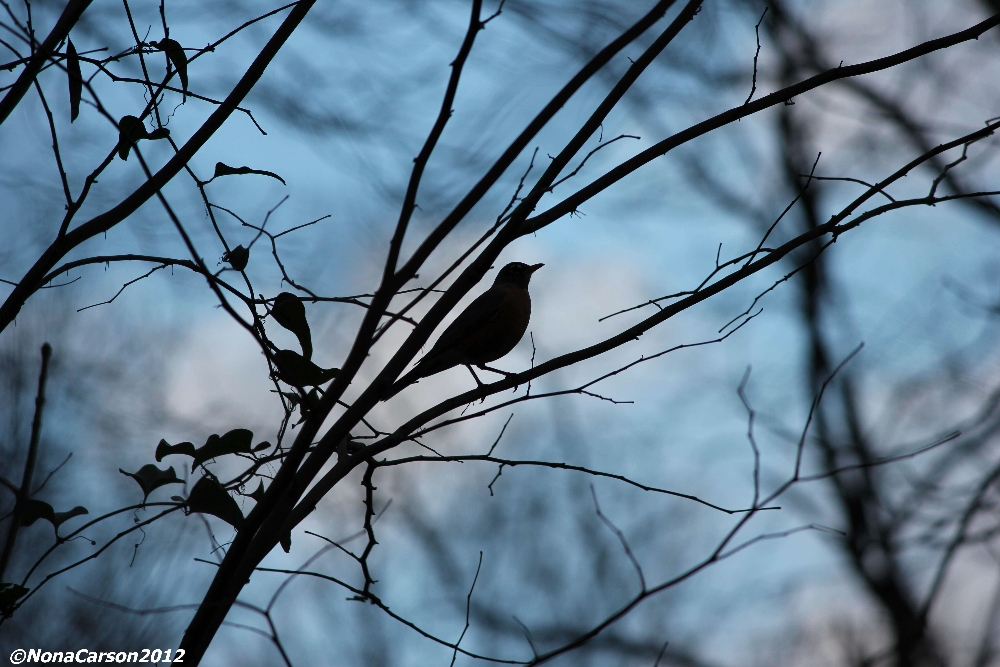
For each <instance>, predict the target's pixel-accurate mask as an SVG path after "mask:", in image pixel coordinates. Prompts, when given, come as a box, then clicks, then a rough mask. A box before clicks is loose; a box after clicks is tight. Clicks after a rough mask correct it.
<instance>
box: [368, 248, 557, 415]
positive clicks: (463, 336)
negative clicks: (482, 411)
mask: <svg viewBox="0 0 1000 667" xmlns="http://www.w3.org/2000/svg"><path fill="white" fill-rule="evenodd" d="M542 266H543V265H542V264H532V265H530V266H529V265H528V264H522V263H521V262H511V263H510V264H508V265H507V266H505V267H503V268H502V269H500V272H499V273H497V277H496V279H495V280H494V281H493V286H492V287H490V288H489V289H488V290H486V291H485V292H483V293H482V294H480V295H479V296H478V297H476V300H475V301H473V302H472V303H470V304H469V306H468V307H467V308H466V309H465V310H463V311H462V314H461V315H459V316H458V317H456V318H455V321H454V322H452V323H451V324H450V325H448V328H447V329H445V330H444V333H443V334H441V337H440V338H438V340H437V342H436V343H434V347H432V348H431V351H430V352H428V353H427V355H426V356H424V358H423V359H421V360H420V361H419V362H418V363H417V365H416V366H414V368H413V370H411V371H410V372H409V373H407V374H406V375H404V376H403V377H401V378H400V379H399V380H397V381H396V382H395V384H393V385H392V387H390V389H389V392H388V394H387V395H386V396H385V398H384V399H382V400H388V399H390V398H392V397H393V396H395V395H396V394H398V393H399V392H400V391H402V390H403V389H404V388H406V387H408V386H409V385H411V384H413V383H414V382H416V381H417V380H419V379H420V378H425V377H428V376H430V375H434V374H436V373H440V372H441V371H446V370H448V369H449V368H454V367H455V366H465V367H466V368H468V369H469V372H470V373H472V377H473V378H475V380H476V384H478V385H482V382H480V381H479V377H478V376H477V375H476V372H475V371H474V370H472V367H473V366H478V367H480V368H482V369H483V370H490V371H493V372H495V373H502V372H503V371H497V370H496V369H492V368H485V364H488V363H490V362H491V361H496V360H497V359H499V358H500V357H503V356H505V355H506V354H507V353H508V352H510V351H511V350H513V349H514V347H515V346H516V345H517V344H518V342H519V341H520V340H521V338H522V337H523V336H524V332H525V331H527V329H528V320H529V319H530V317H531V297H530V296H529V295H528V282H529V281H530V280H531V274H532V273H534V272H535V271H537V270H538V269H540V268H542Z"/></svg>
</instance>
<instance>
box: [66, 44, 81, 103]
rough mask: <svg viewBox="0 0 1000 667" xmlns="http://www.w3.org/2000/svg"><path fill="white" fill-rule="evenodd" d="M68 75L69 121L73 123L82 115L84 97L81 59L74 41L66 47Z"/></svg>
mask: <svg viewBox="0 0 1000 667" xmlns="http://www.w3.org/2000/svg"><path fill="white" fill-rule="evenodd" d="M66 73H67V74H68V75H69V120H70V122H73V121H74V120H76V117H77V116H79V115H80V99H81V97H82V96H83V73H81V72H80V57H79V56H78V55H77V54H76V47H75V46H73V40H69V43H68V44H67V45H66Z"/></svg>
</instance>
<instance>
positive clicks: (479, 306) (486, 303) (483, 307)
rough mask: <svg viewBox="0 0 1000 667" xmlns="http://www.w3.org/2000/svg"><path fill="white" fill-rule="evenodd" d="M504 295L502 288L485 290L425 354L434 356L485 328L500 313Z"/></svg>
mask: <svg viewBox="0 0 1000 667" xmlns="http://www.w3.org/2000/svg"><path fill="white" fill-rule="evenodd" d="M504 296H505V293H504V289H503V288H494V287H491V288H490V289H488V290H486V291H485V292H483V293H482V294H480V295H479V296H478V297H476V299H475V301H473V302H472V303H470V304H469V306H468V307H467V308H466V309H465V310H463V311H462V314H461V315H459V316H458V317H456V318H455V321H454V322H452V323H451V324H449V325H448V328H447V329H445V330H444V333H443V334H441V337H440V338H438V340H437V342H436V343H434V347H433V348H431V351H430V352H429V353H428V354H427V356H428V357H431V356H434V355H435V354H436V353H439V352H441V351H443V350H447V349H449V348H451V347H452V346H453V345H454V344H455V343H456V342H458V341H460V340H462V339H463V338H466V337H467V336H470V335H472V334H473V333H474V332H475V331H477V330H479V329H480V328H482V327H484V326H486V325H487V324H489V323H490V322H492V321H493V320H494V319H496V316H497V314H498V313H499V312H500V304H501V303H502V302H503V299H504Z"/></svg>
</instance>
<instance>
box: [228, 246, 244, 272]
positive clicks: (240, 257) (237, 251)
mask: <svg viewBox="0 0 1000 667" xmlns="http://www.w3.org/2000/svg"><path fill="white" fill-rule="evenodd" d="M222 261H223V262H229V265H230V266H231V267H233V268H234V269H236V270H237V271H242V270H243V269H245V268H247V262H249V261H250V250H249V249H247V248H244V247H243V246H242V245H238V246H236V247H235V248H233V249H232V250H230V251H229V252H227V253H226V254H225V255H223V256H222Z"/></svg>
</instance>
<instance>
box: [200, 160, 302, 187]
mask: <svg viewBox="0 0 1000 667" xmlns="http://www.w3.org/2000/svg"><path fill="white" fill-rule="evenodd" d="M239 174H257V175H259V176H270V177H271V178H276V179H278V180H279V181H281V182H282V184H284V185H287V184H286V183H285V179H283V178H282V177H281V176H278V175H277V174H276V173H274V172H273V171H264V170H263V169H251V168H250V167H230V166H229V165H228V164H223V163H221V162H216V163H215V175H214V176H212V180H215V179H216V178H218V177H219V176H236V175H239Z"/></svg>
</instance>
